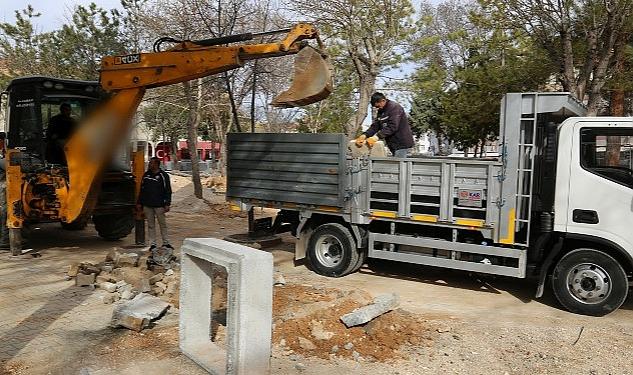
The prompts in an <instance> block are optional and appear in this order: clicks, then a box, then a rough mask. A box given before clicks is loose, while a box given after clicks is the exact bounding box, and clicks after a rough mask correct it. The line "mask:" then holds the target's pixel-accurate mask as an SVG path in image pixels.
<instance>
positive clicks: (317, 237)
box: [306, 223, 359, 277]
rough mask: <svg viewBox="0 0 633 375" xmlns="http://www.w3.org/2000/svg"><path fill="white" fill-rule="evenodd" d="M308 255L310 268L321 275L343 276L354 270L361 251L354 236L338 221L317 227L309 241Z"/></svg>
mask: <svg viewBox="0 0 633 375" xmlns="http://www.w3.org/2000/svg"><path fill="white" fill-rule="evenodd" d="M306 257H307V258H308V263H309V264H310V268H312V270H313V271H314V272H316V273H318V274H320V275H323V276H329V277H341V276H345V275H347V274H348V273H350V272H352V270H353V269H354V267H355V266H356V264H357V263H358V257H359V252H358V249H357V248H356V241H355V240H354V236H353V235H352V233H351V232H350V231H349V229H347V228H346V227H345V226H343V225H341V224H338V223H330V224H323V225H320V226H319V227H317V228H316V229H315V230H314V232H312V235H311V236H310V240H309V241H308V248H307V251H306Z"/></svg>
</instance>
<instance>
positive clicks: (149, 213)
mask: <svg viewBox="0 0 633 375" xmlns="http://www.w3.org/2000/svg"><path fill="white" fill-rule="evenodd" d="M137 206H138V209H141V208H142V209H143V213H144V214H145V218H146V219H147V231H148V232H149V240H150V243H151V246H150V250H154V249H156V220H158V225H159V226H160V235H161V237H162V240H163V247H168V248H170V249H173V248H172V246H171V245H170V244H169V240H168V239H167V222H166V221H165V213H166V212H169V208H170V206H171V184H170V183H169V175H168V174H167V173H165V171H163V170H162V169H160V159H159V158H157V157H153V158H151V159H150V160H149V168H148V169H147V172H145V174H144V175H143V181H142V182H141V193H140V194H139V197H138V205H137Z"/></svg>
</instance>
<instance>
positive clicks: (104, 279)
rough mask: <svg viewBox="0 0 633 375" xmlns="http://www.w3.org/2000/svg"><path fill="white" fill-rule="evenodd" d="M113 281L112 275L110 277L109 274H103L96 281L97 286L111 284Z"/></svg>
mask: <svg viewBox="0 0 633 375" xmlns="http://www.w3.org/2000/svg"><path fill="white" fill-rule="evenodd" d="M112 280H114V278H113V277H112V275H110V274H109V273H104V272H101V273H100V274H98V275H97V278H96V279H95V283H97V284H101V283H109V282H111V281H112Z"/></svg>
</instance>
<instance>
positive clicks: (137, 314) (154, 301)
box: [110, 293, 169, 331]
mask: <svg viewBox="0 0 633 375" xmlns="http://www.w3.org/2000/svg"><path fill="white" fill-rule="evenodd" d="M168 307H169V304H168V303H167V302H164V301H162V300H161V299H160V298H156V297H154V296H151V295H149V294H146V293H141V294H139V295H138V296H136V297H134V299H132V300H130V301H126V302H124V303H121V304H120V305H118V306H116V308H115V309H114V311H113V312H112V321H111V322H110V325H111V326H112V327H118V326H123V327H125V328H129V329H131V330H134V331H141V330H142V329H143V328H145V327H147V326H148V325H149V322H150V321H152V320H153V319H156V318H158V317H159V316H161V315H162V314H163V313H164V312H165V310H167V308H168Z"/></svg>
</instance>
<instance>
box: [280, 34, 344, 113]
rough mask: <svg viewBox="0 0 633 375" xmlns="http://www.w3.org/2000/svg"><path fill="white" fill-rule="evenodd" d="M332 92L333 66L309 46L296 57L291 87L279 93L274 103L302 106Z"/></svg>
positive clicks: (288, 106)
mask: <svg viewBox="0 0 633 375" xmlns="http://www.w3.org/2000/svg"><path fill="white" fill-rule="evenodd" d="M330 93H332V67H331V65H330V63H329V62H328V61H327V60H326V59H325V58H323V56H321V54H320V53H319V51H317V50H316V49H314V48H312V47H310V46H307V47H305V48H303V49H302V50H301V51H299V53H297V55H296V57H295V72H294V77H293V79H292V85H291V86H290V88H289V89H288V90H286V91H284V92H282V93H281V94H279V95H278V96H277V97H276V98H275V99H274V100H273V102H272V105H273V106H275V107H280V108H291V107H300V106H304V105H308V104H312V103H316V102H318V101H320V100H323V99H325V98H327V97H328V96H329V95H330Z"/></svg>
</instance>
